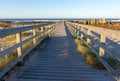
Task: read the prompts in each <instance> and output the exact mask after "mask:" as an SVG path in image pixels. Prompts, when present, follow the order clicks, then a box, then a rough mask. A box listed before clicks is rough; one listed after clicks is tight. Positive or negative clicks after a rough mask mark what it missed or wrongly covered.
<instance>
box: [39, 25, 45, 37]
mask: <svg viewBox="0 0 120 81" xmlns="http://www.w3.org/2000/svg"><path fill="white" fill-rule="evenodd" d="M40 31H41V32H43V27H41V28H40ZM43 35H44V34H41V36H43Z"/></svg>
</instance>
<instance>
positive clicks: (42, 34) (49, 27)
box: [0, 23, 58, 78]
mask: <svg viewBox="0 0 120 81" xmlns="http://www.w3.org/2000/svg"><path fill="white" fill-rule="evenodd" d="M57 24H58V23H53V24H44V25H37V26H29V27H19V28H11V29H5V30H1V31H0V39H3V38H5V37H6V36H9V35H16V37H15V38H14V39H15V41H16V44H15V45H14V46H12V47H9V48H7V49H5V50H3V51H1V52H0V67H1V66H2V64H3V62H4V60H1V58H3V57H4V56H6V55H7V54H8V53H10V52H11V51H13V50H15V49H16V50H17V53H16V54H17V58H16V59H15V60H13V61H12V62H11V63H9V64H8V65H7V66H6V67H4V68H3V69H1V70H0V78H1V77H2V76H3V75H4V74H5V73H6V72H8V71H9V70H10V69H11V68H12V67H13V66H15V65H16V64H17V63H18V62H19V61H22V59H23V58H24V57H25V56H26V55H27V54H28V53H29V52H30V51H31V50H32V49H33V48H35V47H36V46H37V45H38V44H39V43H40V42H41V41H43V39H45V38H46V37H48V36H50V35H51V34H52V33H53V32H54V31H55V30H56V28H57V26H56V25H57ZM38 30H39V32H38ZM25 31H31V32H32V36H31V37H29V38H27V39H25V40H22V33H23V32H25ZM30 41H32V42H33V45H32V46H31V47H29V48H28V49H27V50H26V51H23V49H22V47H23V45H25V44H26V43H28V42H30Z"/></svg>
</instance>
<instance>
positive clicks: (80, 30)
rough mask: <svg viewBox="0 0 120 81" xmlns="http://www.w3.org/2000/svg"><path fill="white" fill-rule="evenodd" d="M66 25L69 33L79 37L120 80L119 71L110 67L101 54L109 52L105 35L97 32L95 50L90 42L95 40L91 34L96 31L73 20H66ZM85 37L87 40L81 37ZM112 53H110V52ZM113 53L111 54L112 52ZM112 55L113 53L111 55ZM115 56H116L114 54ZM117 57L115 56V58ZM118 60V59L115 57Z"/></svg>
mask: <svg viewBox="0 0 120 81" xmlns="http://www.w3.org/2000/svg"><path fill="white" fill-rule="evenodd" d="M66 24H67V27H68V29H69V30H70V32H71V34H72V35H73V36H74V37H77V38H80V39H81V40H82V41H83V42H84V43H85V44H86V45H87V46H88V47H89V48H90V49H91V50H92V51H93V52H94V53H95V54H96V57H97V58H98V60H99V61H100V62H101V63H102V64H103V65H104V67H105V68H106V69H107V70H108V71H109V72H110V73H111V74H112V75H113V76H114V78H115V79H116V80H117V81H119V80H120V75H119V72H118V71H116V70H115V69H114V68H112V67H111V66H110V65H109V64H108V63H107V62H106V61H105V60H104V59H103V56H104V55H105V51H107V53H110V51H109V50H108V49H107V46H106V45H105V44H106V36H105V35H104V34H102V33H99V34H98V35H97V37H98V38H97V41H98V42H97V43H96V44H98V48H99V50H95V49H94V47H93V46H92V44H90V43H91V42H92V41H95V42H96V40H95V39H93V37H92V36H91V34H92V33H93V32H95V33H96V31H93V30H91V29H90V28H88V27H83V26H82V25H81V24H78V23H73V22H69V21H66ZM84 36H85V37H87V40H84V39H83V38H84ZM110 54H112V53H110ZM112 55H113V54H112ZM113 56H114V55H113ZM114 57H115V58H116V56H114ZM116 59H117V58H116ZM117 60H118V59H117ZM118 61H119V60H118Z"/></svg>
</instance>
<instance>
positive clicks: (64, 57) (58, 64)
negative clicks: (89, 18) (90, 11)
mask: <svg viewBox="0 0 120 81" xmlns="http://www.w3.org/2000/svg"><path fill="white" fill-rule="evenodd" d="M9 81H109V80H107V78H106V76H105V74H104V73H103V72H102V71H101V70H98V69H95V68H92V67H91V66H89V65H88V64H86V63H85V60H84V58H83V56H82V55H81V54H80V53H78V52H77V50H76V45H75V44H74V39H73V38H72V36H71V34H70V32H69V31H68V29H67V28H65V26H64V23H63V22H62V23H60V24H59V25H58V30H57V31H56V32H55V34H54V35H53V36H52V37H51V39H49V41H48V42H47V45H46V46H45V47H44V49H40V50H39V51H38V52H37V54H35V55H33V57H31V58H30V59H29V61H28V63H26V64H25V66H23V68H22V69H21V70H20V71H19V72H18V73H17V75H15V76H13V77H11V78H10V79H9Z"/></svg>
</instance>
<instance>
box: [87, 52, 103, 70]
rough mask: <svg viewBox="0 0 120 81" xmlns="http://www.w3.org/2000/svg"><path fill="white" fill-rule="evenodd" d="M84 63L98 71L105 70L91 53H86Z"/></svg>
mask: <svg viewBox="0 0 120 81" xmlns="http://www.w3.org/2000/svg"><path fill="white" fill-rule="evenodd" d="M85 58H86V62H87V63H88V64H91V65H92V66H94V67H96V68H100V69H105V68H104V66H103V64H102V63H101V62H100V61H99V60H98V58H97V57H96V55H95V54H94V53H92V52H89V53H86V54H85Z"/></svg>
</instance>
